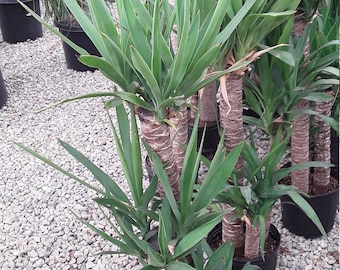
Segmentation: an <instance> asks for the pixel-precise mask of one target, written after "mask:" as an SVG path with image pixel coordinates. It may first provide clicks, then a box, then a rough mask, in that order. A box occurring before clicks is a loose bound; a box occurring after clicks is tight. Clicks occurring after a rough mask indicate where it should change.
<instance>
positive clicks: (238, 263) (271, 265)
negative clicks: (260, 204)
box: [207, 223, 281, 270]
mask: <svg viewBox="0 0 340 270" xmlns="http://www.w3.org/2000/svg"><path fill="white" fill-rule="evenodd" d="M269 237H271V238H272V239H273V240H274V242H275V244H276V245H275V248H274V249H273V250H272V252H271V253H269V254H265V256H264V260H263V259H262V257H260V258H256V259H252V260H246V259H237V258H234V259H233V267H232V270H241V269H242V268H243V266H244V265H245V264H246V263H247V262H250V264H251V265H257V266H259V267H260V268H261V269H264V270H275V269H276V265H277V257H278V251H279V246H280V242H281V236H280V233H279V232H278V230H277V228H276V227H275V226H274V225H273V224H271V225H270V228H269ZM217 239H222V223H219V224H217V225H216V226H215V228H214V229H213V230H212V231H211V232H210V233H209V234H208V237H207V242H208V244H209V245H210V247H212V248H213V242H216V241H218V240H217ZM220 241H221V240H220Z"/></svg>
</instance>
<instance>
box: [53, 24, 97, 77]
mask: <svg viewBox="0 0 340 270" xmlns="http://www.w3.org/2000/svg"><path fill="white" fill-rule="evenodd" d="M54 24H55V26H56V27H57V28H58V29H59V32H60V33H62V34H63V35H64V36H66V37H67V38H69V39H70V40H71V41H73V42H74V43H75V44H77V45H78V46H80V47H82V48H83V49H85V50H86V51H87V52H88V53H89V54H91V55H97V56H100V53H99V52H98V50H97V48H96V47H95V46H94V44H93V43H92V41H91V40H90V39H89V37H88V36H87V35H86V34H85V32H84V31H83V29H82V28H81V27H80V26H78V25H76V26H75V25H67V24H64V23H61V22H58V21H56V20H55V21H54ZM62 44H63V49H64V54H65V58H66V66H67V68H68V69H73V70H76V71H94V70H95V68H91V67H88V66H86V65H84V64H83V63H81V62H80V61H79V60H78V57H79V54H78V53H77V52H76V51H75V50H74V49H72V48H71V47H70V46H69V45H67V44H66V43H65V42H64V41H63V42H62Z"/></svg>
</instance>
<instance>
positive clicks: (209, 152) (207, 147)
mask: <svg viewBox="0 0 340 270" xmlns="http://www.w3.org/2000/svg"><path fill="white" fill-rule="evenodd" d="M192 130H193V126H192V125H191V124H188V140H189V139H190V136H191V133H192ZM203 132H204V127H199V128H198V134H197V149H198V148H199V146H200V144H201V141H202V137H203ZM219 142H220V134H219V130H218V126H217V125H214V126H209V127H206V131H205V136H204V141H203V149H202V154H203V156H205V157H206V158H207V159H209V160H212V159H213V157H214V154H215V152H216V150H217V146H218V143H219Z"/></svg>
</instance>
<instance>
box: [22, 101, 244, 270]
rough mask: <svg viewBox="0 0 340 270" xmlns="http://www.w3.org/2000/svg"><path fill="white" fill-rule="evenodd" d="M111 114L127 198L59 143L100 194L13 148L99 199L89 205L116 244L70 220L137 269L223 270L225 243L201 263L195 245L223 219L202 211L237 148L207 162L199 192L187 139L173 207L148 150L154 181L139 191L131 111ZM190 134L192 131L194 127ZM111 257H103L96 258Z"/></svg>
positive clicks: (228, 252) (227, 255) (227, 253)
mask: <svg viewBox="0 0 340 270" xmlns="http://www.w3.org/2000/svg"><path fill="white" fill-rule="evenodd" d="M115 109H116V115H117V121H118V124H117V126H118V128H117V127H115V126H114V124H113V121H112V120H111V118H110V116H109V118H110V123H111V127H112V131H113V135H114V141H115V144H116V146H117V151H118V153H119V156H120V161H121V164H122V167H123V169H124V172H125V177H126V180H127V183H128V186H129V192H131V198H130V197H128V196H127V195H126V193H125V191H123V190H122V189H121V188H120V187H119V185H118V184H117V183H116V181H115V180H114V179H112V178H111V177H110V176H109V175H107V174H106V173H105V172H103V171H102V170H101V169H100V168H99V167H98V166H96V165H95V164H93V163H92V162H91V161H90V160H89V159H87V158H86V157H85V156H84V155H83V154H82V153H81V152H79V151H78V150H76V149H74V148H73V147H72V146H70V145H69V144H67V143H65V142H63V141H59V142H60V144H61V146H62V147H63V148H64V149H65V150H66V151H67V152H68V153H69V154H71V155H72V156H73V157H74V158H75V159H76V160H77V161H79V162H80V163H81V164H82V165H84V166H85V167H86V168H87V169H88V170H89V171H90V172H91V173H92V175H93V176H94V177H95V178H96V179H97V180H98V182H99V183H100V185H101V188H97V187H94V186H92V185H91V184H88V183H87V182H86V181H84V180H82V179H80V178H79V177H77V176H76V175H73V174H72V173H69V172H68V171H65V170H64V169H63V168H61V167H60V166H58V165H57V164H56V163H53V162H52V161H50V160H48V159H47V158H45V157H43V156H41V155H40V154H38V153H37V152H35V151H34V150H32V149H29V148H27V147H25V146H23V145H22V144H19V143H16V144H17V145H18V146H19V147H21V148H22V149H24V150H25V151H27V152H28V153H30V154H32V155H34V156H35V157H37V158H39V159H40V160H42V161H44V162H45V163H46V164H48V165H50V166H52V167H53V168H55V169H56V170H58V171H60V172H61V173H63V174H65V175H67V176H69V177H70V178H72V179H73V180H76V181H77V182H79V183H80V184H82V185H84V186H86V187H87V188H90V189H92V190H94V191H95V192H96V193H97V194H98V196H99V197H97V198H95V199H94V200H95V202H96V203H97V204H98V206H99V209H100V210H101V212H102V215H103V217H104V218H105V219H106V220H107V222H108V224H110V225H111V226H112V229H113V230H114V232H115V234H116V235H117V236H118V238H116V237H114V236H112V235H109V234H107V233H106V232H105V231H102V230H100V229H97V228H96V227H95V226H93V225H91V224H90V223H89V222H85V221H82V220H81V219H80V218H79V217H78V216H77V215H76V213H74V214H75V215H76V217H77V218H78V219H79V220H80V221H81V222H82V223H83V224H85V225H86V226H88V227H89V228H90V229H92V230H94V231H95V232H96V233H97V234H99V235H100V236H102V237H103V238H104V239H106V240H108V241H109V242H111V243H112V244H114V245H116V246H118V247H119V251H117V252H118V253H122V254H129V255H132V256H136V257H137V258H138V260H139V262H140V263H141V264H142V265H143V266H144V267H143V268H142V269H175V268H180V269H202V270H203V269H206V270H209V269H217V268H219V267H221V268H223V269H228V265H229V264H230V259H231V258H232V254H233V248H232V247H231V245H230V244H229V243H225V244H224V245H223V246H222V247H221V248H220V249H219V250H217V251H216V252H214V253H212V252H209V250H208V254H207V255H208V259H207V258H206V257H205V258H204V257H203V250H206V249H207V248H206V247H204V244H203V243H201V241H202V239H203V238H204V237H205V235H206V234H207V233H208V232H209V231H210V230H211V229H212V228H213V227H214V226H216V224H217V223H218V222H220V221H221V218H222V216H223V213H216V212H211V211H209V210H208V209H207V207H208V206H209V205H210V203H211V201H212V200H213V198H214V196H216V194H217V193H218V192H219V191H220V190H221V189H223V187H224V184H225V179H226V178H228V177H229V176H230V174H231V173H232V171H233V168H234V165H235V164H236V161H237V160H238V157H239V155H240V153H241V150H242V145H240V146H239V147H237V148H235V150H234V151H232V152H231V153H230V154H228V155H225V154H224V153H223V152H224V151H223V147H222V145H221V146H220V147H219V149H218V151H217V153H216V155H215V156H216V157H215V158H214V160H213V161H212V162H211V166H210V169H209V171H208V173H207V175H206V177H205V181H204V183H203V184H202V186H201V188H200V189H197V186H196V185H195V178H196V177H195V172H197V170H198V167H199V162H200V152H198V153H197V151H196V140H197V138H196V136H192V137H191V139H190V141H189V143H188V146H187V149H186V154H185V159H184V163H185V166H184V167H183V174H182V176H181V195H180V202H179V203H178V202H177V201H176V198H175V195H174V193H173V191H172V188H171V185H170V182H169V178H168V176H167V173H166V171H165V169H164V164H163V163H162V162H161V160H160V159H159V157H158V156H157V155H156V154H155V153H154V152H153V151H152V149H151V148H150V147H149V146H148V145H146V148H147V149H148V151H149V155H150V157H151V158H152V159H153V162H154V163H153V164H154V169H155V176H154V177H153V179H152V180H151V182H150V184H149V186H148V187H147V188H146V189H145V190H144V189H143V185H142V180H143V175H142V160H141V147H140V136H139V130H138V127H137V121H136V115H135V113H134V108H133V106H132V105H130V106H128V107H127V108H125V107H124V106H123V105H122V104H121V105H118V106H116V108H115ZM194 130H195V131H196V130H197V122H196V125H195V127H194ZM201 149H202V146H201V148H200V150H201ZM158 180H159V181H160V184H161V185H163V189H164V193H165V194H164V198H163V199H159V198H157V196H155V193H156V190H157V183H158ZM112 218H114V219H115V222H113V221H112ZM117 252H114V251H112V252H111V251H103V252H101V254H102V255H104V254H110V253H117ZM190 255H191V256H190ZM188 256H189V257H188ZM189 258H190V260H189ZM190 265H191V266H190ZM193 267H194V268H193Z"/></svg>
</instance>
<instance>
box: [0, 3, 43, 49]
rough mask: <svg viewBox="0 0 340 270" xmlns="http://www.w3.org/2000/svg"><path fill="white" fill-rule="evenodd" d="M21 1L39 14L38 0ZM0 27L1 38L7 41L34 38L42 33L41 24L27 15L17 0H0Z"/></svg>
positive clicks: (13, 41)
mask: <svg viewBox="0 0 340 270" xmlns="http://www.w3.org/2000/svg"><path fill="white" fill-rule="evenodd" d="M22 2H24V3H25V4H26V5H27V6H29V7H30V8H31V9H32V10H34V11H35V12H36V13H37V14H40V6H39V0H23V1H22ZM0 28H1V34H2V37H3V40H4V41H6V42H8V43H17V42H22V41H26V40H28V39H30V40H35V39H36V38H38V37H41V36H42V35H43V32H42V26H41V24H40V23H39V22H38V21H36V20H35V19H34V18H33V17H31V16H27V11H26V10H25V9H23V8H22V6H21V5H20V4H19V3H18V1H17V0H0Z"/></svg>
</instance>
